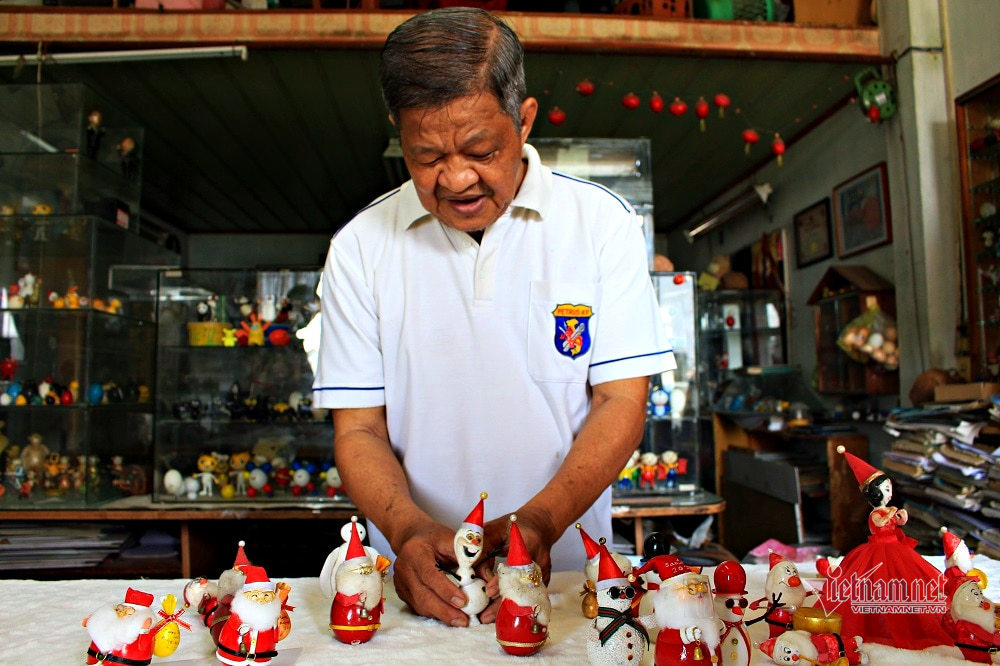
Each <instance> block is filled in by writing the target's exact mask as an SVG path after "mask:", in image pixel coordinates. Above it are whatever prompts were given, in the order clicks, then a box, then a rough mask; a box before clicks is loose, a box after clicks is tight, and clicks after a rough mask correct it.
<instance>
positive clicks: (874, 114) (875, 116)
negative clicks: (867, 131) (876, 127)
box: [868, 106, 882, 123]
mask: <svg viewBox="0 0 1000 666" xmlns="http://www.w3.org/2000/svg"><path fill="white" fill-rule="evenodd" d="M881 119H882V112H881V111H879V108H878V107H877V106H869V107H868V120H870V121H872V122H873V123H877V122H878V121H880V120H881Z"/></svg>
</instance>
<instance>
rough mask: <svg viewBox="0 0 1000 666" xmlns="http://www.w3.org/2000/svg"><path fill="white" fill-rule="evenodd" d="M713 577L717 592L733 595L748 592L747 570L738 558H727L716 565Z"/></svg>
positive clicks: (741, 594)
mask: <svg viewBox="0 0 1000 666" xmlns="http://www.w3.org/2000/svg"><path fill="white" fill-rule="evenodd" d="M713 579H714V580H715V590H714V592H715V593H716V594H721V595H723V596H733V597H735V596H743V595H744V594H747V590H746V586H747V572H746V570H745V569H744V568H743V566H742V565H741V564H740V563H739V562H737V561H736V560H726V561H725V562H723V563H722V564H720V565H719V566H718V567H716V568H715V574H713Z"/></svg>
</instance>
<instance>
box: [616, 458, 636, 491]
mask: <svg viewBox="0 0 1000 666" xmlns="http://www.w3.org/2000/svg"><path fill="white" fill-rule="evenodd" d="M639 456H640V453H639V449H636V450H635V451H633V452H632V456H631V457H630V458H629V459H628V462H627V463H625V467H623V468H622V471H621V472H619V473H618V489H619V490H632V489H633V488H635V477H636V475H637V474H638V470H639Z"/></svg>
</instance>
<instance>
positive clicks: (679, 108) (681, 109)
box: [670, 97, 688, 118]
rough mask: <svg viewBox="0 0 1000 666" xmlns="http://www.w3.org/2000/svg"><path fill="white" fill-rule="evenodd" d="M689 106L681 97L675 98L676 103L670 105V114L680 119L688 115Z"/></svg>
mask: <svg viewBox="0 0 1000 666" xmlns="http://www.w3.org/2000/svg"><path fill="white" fill-rule="evenodd" d="M687 110H688V105H687V103H686V102H685V101H684V100H682V99H681V98H680V97H674V101H673V102H671V103H670V113H672V114H674V115H675V116H677V117H678V118H679V117H681V116H683V115H684V114H685V113H687Z"/></svg>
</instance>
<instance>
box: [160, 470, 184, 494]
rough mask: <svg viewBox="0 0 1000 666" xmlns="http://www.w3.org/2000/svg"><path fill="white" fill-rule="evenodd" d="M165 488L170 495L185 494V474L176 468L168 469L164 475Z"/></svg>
mask: <svg viewBox="0 0 1000 666" xmlns="http://www.w3.org/2000/svg"><path fill="white" fill-rule="evenodd" d="M163 490H165V491H166V492H167V493H168V494H170V495H175V496H180V495H183V494H184V475H182V474H181V473H180V472H179V471H177V470H176V469H168V470H167V471H166V473H165V474H164V475H163Z"/></svg>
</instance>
